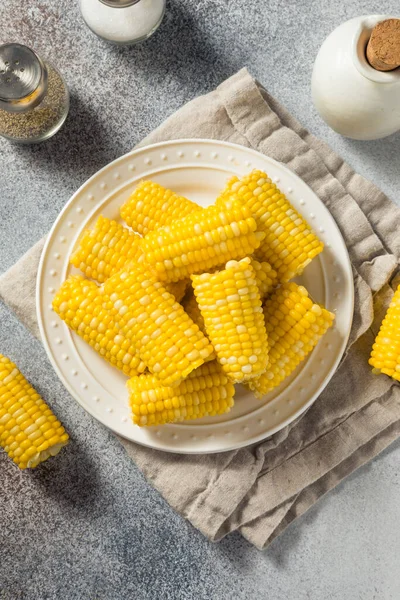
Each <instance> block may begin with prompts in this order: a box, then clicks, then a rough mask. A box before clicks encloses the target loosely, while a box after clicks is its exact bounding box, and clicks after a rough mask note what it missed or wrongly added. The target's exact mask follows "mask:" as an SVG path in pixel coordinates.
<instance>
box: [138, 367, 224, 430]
mask: <svg viewBox="0 0 400 600" xmlns="http://www.w3.org/2000/svg"><path fill="white" fill-rule="evenodd" d="M127 386H128V389H129V392H130V405H131V408H132V414H133V422H134V423H135V424H136V425H139V426H141V427H143V426H146V425H147V426H148V425H162V424H164V423H176V422H180V421H187V420H191V419H200V418H201V417H206V416H213V415H222V414H224V413H226V412H229V411H230V409H231V408H232V406H233V397H234V394H235V388H234V386H233V384H232V383H231V382H230V381H229V379H228V377H227V376H226V375H225V373H224V372H223V371H222V369H221V367H220V365H219V364H218V363H217V361H212V362H208V363H205V364H203V365H202V366H201V367H199V368H198V369H196V370H195V371H192V372H191V373H190V375H189V376H188V377H187V378H186V379H184V380H183V381H181V382H180V383H179V384H178V385H177V386H174V387H168V386H165V385H163V384H162V383H161V382H160V380H159V379H158V378H157V377H156V376H155V375H149V374H144V375H139V376H138V377H133V378H132V379H129V381H128V382H127Z"/></svg>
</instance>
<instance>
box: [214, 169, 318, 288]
mask: <svg viewBox="0 0 400 600" xmlns="http://www.w3.org/2000/svg"><path fill="white" fill-rule="evenodd" d="M226 198H231V199H237V200H241V201H242V202H244V203H245V205H246V206H247V207H248V208H249V209H250V211H251V212H252V214H253V216H254V218H255V220H256V222H257V226H258V229H259V230H260V231H263V232H265V234H266V237H265V239H264V240H263V241H262V243H261V245H260V247H259V248H258V249H257V252H256V253H255V257H256V258H257V259H258V260H261V261H267V262H269V263H270V265H271V266H272V268H273V269H275V271H277V273H278V277H279V281H289V279H292V278H293V277H295V276H296V275H299V274H300V273H302V271H303V270H304V268H305V267H306V266H307V265H308V264H309V263H310V262H311V260H312V259H313V258H314V257H315V256H317V255H318V254H319V253H320V252H322V250H323V247H324V245H323V243H322V242H321V241H320V240H319V239H318V238H317V236H316V235H315V233H314V232H313V231H312V230H311V227H310V226H309V225H308V223H307V222H306V221H305V219H303V217H302V216H301V215H300V214H299V213H298V212H297V211H296V210H295V209H294V208H293V206H292V205H291V204H290V202H289V201H288V199H287V198H286V197H285V195H284V194H283V193H282V192H281V191H280V190H279V189H278V188H277V187H276V185H275V184H274V183H272V181H271V179H270V178H269V177H268V175H267V174H266V173H264V172H263V171H257V170H256V171H253V172H252V173H250V174H249V175H246V176H245V177H242V178H241V179H238V178H237V177H233V178H232V179H231V180H230V181H229V182H228V184H227V186H226V189H225V190H224V191H223V192H222V194H221V196H220V197H219V198H218V199H217V205H218V204H221V203H223V202H225V201H226Z"/></svg>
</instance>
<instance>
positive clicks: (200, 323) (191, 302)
mask: <svg viewBox="0 0 400 600" xmlns="http://www.w3.org/2000/svg"><path fill="white" fill-rule="evenodd" d="M181 304H182V306H183V308H184V309H185V312H186V313H187V314H188V315H189V317H190V318H191V319H192V321H193V323H196V325H197V327H198V328H199V329H200V331H201V332H202V333H204V335H207V333H206V326H205V323H204V319H203V315H202V314H201V312H200V309H199V305H198V304H197V300H196V297H195V295H194V292H193V289H190V290H189V291H188V293H187V294H186V295H185V296H184V298H183V300H182V301H181Z"/></svg>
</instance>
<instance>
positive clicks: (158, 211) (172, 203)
mask: <svg viewBox="0 0 400 600" xmlns="http://www.w3.org/2000/svg"><path fill="white" fill-rule="evenodd" d="M196 210H200V206H199V205H198V204H196V203H195V202H192V201H191V200H188V199H187V198H184V197H183V196H178V195H177V194H175V193H174V192H172V191H171V190H168V189H166V188H164V187H163V186H162V185H159V184H158V183H154V182H152V181H142V182H141V183H139V185H138V186H137V188H136V189H135V191H134V192H133V194H132V195H131V196H130V197H129V199H128V200H127V202H125V204H123V205H122V206H121V211H120V212H121V217H122V218H123V219H124V221H125V222H126V223H127V224H128V225H129V226H130V227H132V229H133V230H134V231H137V232H138V233H140V234H142V235H146V234H147V233H148V232H149V231H153V230H154V229H157V228H158V227H163V226H164V225H168V224H169V223H171V222H172V221H174V220H175V219H180V218H182V217H185V216H186V215H189V214H190V213H192V212H194V211H196Z"/></svg>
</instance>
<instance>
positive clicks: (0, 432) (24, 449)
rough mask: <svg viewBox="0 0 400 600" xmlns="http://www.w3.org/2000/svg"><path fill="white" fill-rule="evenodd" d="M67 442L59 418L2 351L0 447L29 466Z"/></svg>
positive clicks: (21, 466) (46, 457)
mask: <svg viewBox="0 0 400 600" xmlns="http://www.w3.org/2000/svg"><path fill="white" fill-rule="evenodd" d="M67 442H68V434H67V433H66V431H65V429H64V427H63V426H62V425H61V423H60V421H58V420H57V417H55V416H54V415H53V413H52V412H51V410H50V408H49V407H48V406H47V404H46V403H45V402H44V400H42V398H41V397H40V396H39V394H38V393H37V392H36V391H35V390H34V389H33V387H32V386H31V385H30V384H29V383H28V381H27V380H26V379H25V377H24V376H23V375H22V373H21V372H20V371H19V370H18V368H17V366H16V365H15V364H14V363H13V362H11V361H10V360H9V359H8V358H6V357H5V356H3V355H2V354H0V446H1V447H2V448H4V450H5V451H6V452H7V454H8V456H9V457H10V458H11V459H12V460H13V461H14V462H15V464H16V465H18V467H19V468H20V469H27V468H34V467H36V466H37V465H38V464H39V463H41V462H43V461H45V460H47V459H48V458H49V457H50V456H55V455H56V454H58V452H59V451H60V450H61V448H62V447H63V446H65V445H66V444H67Z"/></svg>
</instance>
